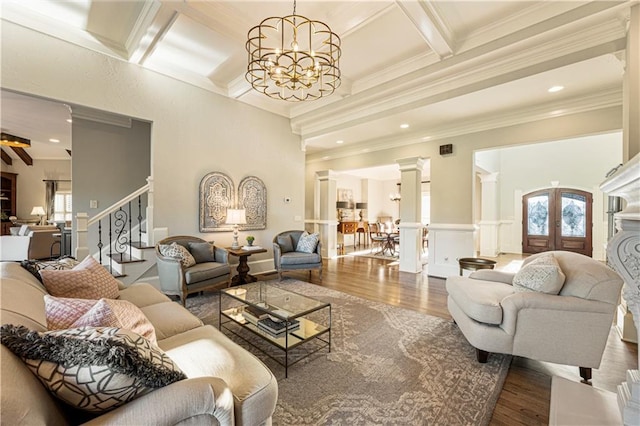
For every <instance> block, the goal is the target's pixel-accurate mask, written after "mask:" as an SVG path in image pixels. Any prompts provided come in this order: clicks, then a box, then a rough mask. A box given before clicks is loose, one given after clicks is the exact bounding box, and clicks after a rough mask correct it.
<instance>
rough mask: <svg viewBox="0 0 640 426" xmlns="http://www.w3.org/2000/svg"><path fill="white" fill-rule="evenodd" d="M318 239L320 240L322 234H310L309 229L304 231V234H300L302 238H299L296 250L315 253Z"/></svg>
mask: <svg viewBox="0 0 640 426" xmlns="http://www.w3.org/2000/svg"><path fill="white" fill-rule="evenodd" d="M318 241H320V234H318V233H314V234H310V233H308V232H307V231H304V232H303V233H302V235H300V240H298V246H297V247H296V251H300V252H303V253H314V252H315V251H316V247H317V245H318Z"/></svg>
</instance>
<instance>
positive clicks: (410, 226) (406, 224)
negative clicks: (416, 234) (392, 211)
mask: <svg viewBox="0 0 640 426" xmlns="http://www.w3.org/2000/svg"><path fill="white" fill-rule="evenodd" d="M398 228H400V229H422V228H424V225H423V224H422V223H421V222H400V224H399V225H398Z"/></svg>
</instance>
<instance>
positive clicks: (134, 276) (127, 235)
mask: <svg viewBox="0 0 640 426" xmlns="http://www.w3.org/2000/svg"><path fill="white" fill-rule="evenodd" d="M145 194H146V195H147V197H146V198H147V200H146V205H145V206H143V201H144V200H143V195H145ZM143 213H144V214H143ZM152 218H153V180H152V178H151V177H149V178H147V184H146V185H144V186H142V187H141V188H139V189H137V190H136V191H134V192H132V193H131V194H129V195H127V196H126V197H124V198H122V199H121V200H120V201H118V202H116V203H114V204H112V205H111V206H109V207H108V208H106V209H105V210H103V211H101V212H100V213H98V214H96V215H95V216H93V217H91V218H90V217H89V216H88V214H87V213H77V214H76V258H78V259H82V258H84V257H85V256H87V255H88V254H91V255H92V256H93V257H95V258H96V260H98V262H100V263H101V264H102V265H104V266H105V268H107V269H108V270H109V271H110V272H111V273H112V274H113V275H114V276H115V277H116V278H118V279H119V280H121V281H122V282H124V283H125V284H132V283H134V282H136V281H138V280H139V279H140V278H142V277H144V278H145V281H149V282H151V283H152V284H153V283H154V281H156V280H157V273H156V272H155V270H154V266H155V264H156V255H155V247H154V240H155V239H156V238H154V235H155V237H158V236H160V237H162V235H166V233H167V232H166V230H153V227H152V222H153V220H152ZM89 232H91V236H92V238H93V237H94V236H95V235H97V241H98V242H97V244H95V245H94V244H91V245H92V246H93V247H89V246H88V243H87V241H88V239H89ZM160 237H158V238H160Z"/></svg>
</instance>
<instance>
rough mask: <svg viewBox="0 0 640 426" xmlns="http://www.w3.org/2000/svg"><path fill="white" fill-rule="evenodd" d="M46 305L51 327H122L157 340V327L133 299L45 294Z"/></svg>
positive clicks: (53, 328)
mask: <svg viewBox="0 0 640 426" xmlns="http://www.w3.org/2000/svg"><path fill="white" fill-rule="evenodd" d="M44 309H45V315H46V318H47V328H48V329H49V330H64V329H66V328H78V327H118V328H124V329H126V330H131V331H133V332H134V333H137V334H139V335H141V336H142V337H144V338H146V339H148V340H149V341H150V342H151V343H153V344H156V330H155V328H154V327H153V324H151V322H150V321H149V319H147V317H146V316H145V315H144V313H143V312H142V311H141V310H140V308H138V307H137V306H136V305H134V304H133V303H131V302H129V301H126V300H114V299H100V300H89V299H69V298H62V297H53V296H49V295H45V296H44Z"/></svg>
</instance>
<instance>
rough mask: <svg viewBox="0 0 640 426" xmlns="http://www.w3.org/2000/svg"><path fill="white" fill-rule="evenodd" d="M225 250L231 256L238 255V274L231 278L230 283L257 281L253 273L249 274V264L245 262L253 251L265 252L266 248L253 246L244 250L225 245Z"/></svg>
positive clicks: (239, 283) (238, 283)
mask: <svg viewBox="0 0 640 426" xmlns="http://www.w3.org/2000/svg"><path fill="white" fill-rule="evenodd" d="M226 250H227V251H228V252H229V254H230V255H232V256H238V258H239V263H238V269H237V271H238V275H236V276H234V277H233V279H232V280H231V285H241V284H247V283H252V282H255V281H257V280H258V279H257V278H256V277H254V276H253V275H251V274H249V264H248V263H247V259H248V258H249V256H251V255H252V254H255V253H266V252H267V250H266V249H263V248H258V247H256V248H254V249H251V250H245V249H243V248H238V249H233V248H231V247H226Z"/></svg>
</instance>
